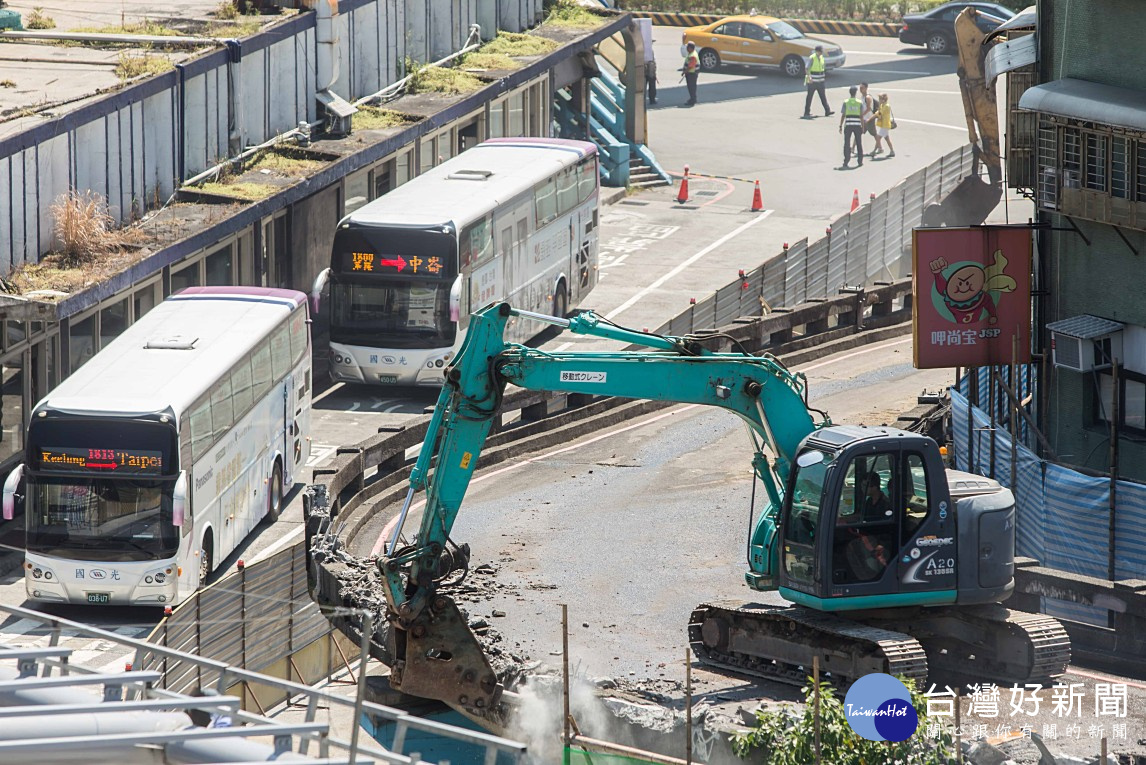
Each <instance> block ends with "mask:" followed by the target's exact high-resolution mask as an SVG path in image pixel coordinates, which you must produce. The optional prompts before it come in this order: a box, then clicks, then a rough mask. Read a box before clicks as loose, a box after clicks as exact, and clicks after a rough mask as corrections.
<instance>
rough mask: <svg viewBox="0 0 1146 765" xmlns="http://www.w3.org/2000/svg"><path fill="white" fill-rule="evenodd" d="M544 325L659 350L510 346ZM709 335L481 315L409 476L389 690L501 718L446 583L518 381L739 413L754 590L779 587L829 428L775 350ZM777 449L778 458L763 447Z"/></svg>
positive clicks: (396, 561)
mask: <svg viewBox="0 0 1146 765" xmlns="http://www.w3.org/2000/svg"><path fill="white" fill-rule="evenodd" d="M515 315H516V316H520V317H522V318H527V319H533V320H537V321H544V322H548V323H551V324H556V325H558V326H561V327H562V328H564V329H566V330H568V331H571V332H574V333H577V334H585V335H591V336H594V337H600V338H609V339H614V340H619V341H623V342H626V343H630V344H636V345H641V346H644V347H646V348H648V350H639V351H618V352H563V353H551V352H546V351H542V350H538V349H534V348H528V347H525V346H521V345H517V344H512V343H506V342H505V340H504V336H505V327H506V322H507V321H508V319H509V318H510V317H511V316H515ZM702 340H703V338H701V337H696V336H690V337H684V338H677V337H666V336H660V335H653V334H649V333H644V332H636V331H633V330H628V329H625V328H622V327H618V326H616V325H615V324H612V323H610V322H608V321H607V320H605V319H602V318H600V317H598V316H596V315H595V314H593V313H592V312H588V313H584V314H581V315H579V316H576V317H574V318H572V319H557V318H554V317H551V316H544V315H541V314H535V313H530V312H527V311H518V310H515V309H513V308H511V307H510V306H509V305H508V304H506V303H500V304H494V305H492V306H490V307H487V308H485V309H483V310H482V311H479V312H477V313H475V314H473V316H471V317H470V324H469V329H468V332H467V335H466V339H465V342H464V344H463V346H462V348H461V350H460V352H459V353H458V356H457V358H456V359H455V361H454V363H453V364H451V365H450V366H449V367H448V368H447V369H446V381H445V384H444V385H443V388H442V392H441V395H440V397H439V399H438V403H437V406H436V407H435V410H434V414H433V416H432V418H431V421H430V425H429V428H428V431H427V434H426V439H425V442H424V444H423V449H422V452H421V454H420V455H419V457H418V460H417V463H416V464H415V466H414V469H413V471H412V473H411V476H410V486H409V489H408V491H407V496H406V501H405V503H404V505H403V507H402V510H401V513H400V515H399V518H398V522H397V524H396V527H395V529H394V532H393V536H392V537H391V539H390V541H389V543H388V545H387V547H386V549H385V551H384V556H383V557H382V558H381V559H380V560H379V563H378V565H379V570H380V572H381V573H382V575H383V576H384V578H385V593H386V599H387V607H388V619H389V621H390V622H391V626H392V630H391V633H392V638H393V652H394V658H395V662H394V666H393V667H392V668H391V684H392V685H393V686H395V687H396V688H398V689H400V690H402V691H403V692H405V693H409V694H412V695H416V696H421V697H423V698H435V699H440V700H442V701H445V702H446V703H447V704H450V705H451V706H453V707H454V708H458V709H462V710H463V711H466V712H467V713H468V714H470V715H472V716H475V717H483V718H485V719H486V720H487V721H492V722H496V719H497V718H498V717H499V716H500V711H499V709H500V707H501V693H502V689H501V686H500V685H499V684H498V681H497V677H496V675H495V673H494V671H493V669H492V668H491V666H490V665H489V662H488V660H487V659H486V657H485V656H484V654H483V652H482V650H481V647H480V645H479V644H478V642H477V640H476V638H474V636H473V635H472V633H471V632H470V630H469V628H468V625H467V624H466V622H465V619H464V618H463V617H462V615H461V613H460V611H459V610H458V608H457V606H456V605H454V603H453V601H452V599H451V598H449V596H448V595H446V594H444V593H442V592H441V591H440V590H439V585H440V584H441V583H442V582H443V580H445V579H446V578H447V577H448V576H449V574H450V573H451V571H453V570H455V569H459V568H464V567H466V566H467V565H468V560H467V558H468V549H467V548H466V547H458V546H456V545H454V543H453V542H452V540H451V539H450V531H451V529H452V528H453V525H454V521H455V520H456V518H457V515H458V512H459V510H460V508H461V503H462V500H463V499H464V497H465V493H466V489H467V488H468V486H469V483H470V479H471V478H472V476H473V472H474V469H475V468H476V467H477V463H478V459H479V457H480V454H481V449H482V446H483V444H484V443H485V440H486V438H487V437H488V436H489V433H490V429H491V427H492V425H493V422H494V419H495V417H496V415H497V413H498V411H499V409H500V404H501V399H502V395H503V393H504V390H505V386H506V385H507V384H512V385H516V386H518V387H521V388H526V389H531V390H549V391H566V392H570V393H586V394H595V395H605V396H619V397H623V398H633V399H649V400H656V401H672V402H679V403H692V404H702V405H707V406H715V407H719V408H723V409H727V410H728V411H730V412H732V413H734V414H736V415H737V416H739V417H740V418H741V419H742V420H743V421H744V423H745V424H746V425H747V428H748V430H749V433H750V435H751V438H752V443H753V449H754V457H753V460H752V466H753V470H754V471H755V473H756V475H757V476H758V478H759V479H760V480H761V482H762V483H763V485H764V488H765V491H766V493H767V497H768V507H767V508H766V509H765V510H764V512H763V513H762V514H761V517H760V519H759V520H758V522H757V523H756V525H755V527H754V528H753V529H752V530H751V535H752V538H751V540H750V550H751V554H750V568H751V571H749V573H748V574H747V577H748V580H749V583H750V584H751V585H752V586H753V587H754V588H756V589H769V588H771V587H772V586H773V584H772V583H773V577H774V576H775V571H776V568H775V567H776V555H777V549H776V543H775V542H776V539H775V536H776V528H777V513H778V510H779V508H780V507H781V505H782V502H783V491H784V486H785V481H786V479H787V477H788V473H789V472H790V469H791V465H792V462H793V460H794V459H795V456H796V452H797V450H798V449H799V446H800V443H801V442H802V441H803V440H804V438H806V437H807V436H808V435H810V434H811V433H813V432H814V431H816V430H817V429H819V428H821V427H825V426H827V425H829V424H830V422H829V421H828V419H827V417H826V415H823V414H822V413H818V414H820V418H819V420H818V421H814V420H813V417H812V414H811V412H812V411H813V410H810V409H809V407H808V405H807V399H806V384H805V380H804V377H803V375H799V374H793V373H792V372H790V371H788V369H787V368H785V367H784V366H783V365H782V364H781V363H780V362H779V361H778V360H776V359H775V358H773V357H771V356H763V357H760V356H752V355H750V354H747V353H716V352H713V351H711V350H708V349H707V348H704V347H703V346H702V344H701V341H702ZM765 449H767V450H768V451H770V452H771V454H772V458H771V459H770V458H769V456H768V455H766V454H765V453H764V450H765ZM423 490H424V491H425V507H424V509H423V511H422V517H421V524H420V527H419V529H418V534H417V536H416V537H415V538H414V541H413V543H412V544H408V545H405V546H403V545H401V544H400V542H401V535H402V526H403V525H404V523H405V519H406V516H407V513H408V512H409V510H410V509H411V506H412V502H413V499H414V497H415V495H416V493H417V492H419V491H423Z"/></svg>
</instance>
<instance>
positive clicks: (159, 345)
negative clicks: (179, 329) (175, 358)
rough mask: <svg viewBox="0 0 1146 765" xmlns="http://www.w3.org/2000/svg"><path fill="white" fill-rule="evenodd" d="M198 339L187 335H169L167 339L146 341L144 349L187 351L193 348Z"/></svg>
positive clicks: (159, 338) (154, 338) (160, 338)
mask: <svg viewBox="0 0 1146 765" xmlns="http://www.w3.org/2000/svg"><path fill="white" fill-rule="evenodd" d="M198 339H199V338H197V337H187V335H170V336H168V337H153V338H151V339H150V340H148V341H147V344H146V345H144V346H143V347H144V348H151V349H162V350H169V351H189V350H191V349H192V348H194V347H195V342H196V341H197V340H198Z"/></svg>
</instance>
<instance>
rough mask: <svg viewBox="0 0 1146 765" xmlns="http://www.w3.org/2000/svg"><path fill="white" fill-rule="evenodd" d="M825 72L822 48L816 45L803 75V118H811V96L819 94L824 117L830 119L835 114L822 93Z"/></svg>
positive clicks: (826, 97) (825, 95)
mask: <svg viewBox="0 0 1146 765" xmlns="http://www.w3.org/2000/svg"><path fill="white" fill-rule="evenodd" d="M825 79H826V72H825V70H824V46H823V45H817V46H816V50H815V51H814V52H813V53H812V59H811V61H809V62H808V71H807V72H805V73H804V84H805V85H807V86H808V97H807V99H805V100H804V117H805V118H808V117H811V116H812V96H813V95H814V94H815V93H819V94H820V103H821V104H822V105H823V107H824V116H825V117H831V116H832V115H833V114H835V112H833V111H832V108H831V107H830V106H828V96H827V94H826V93H824V82H825Z"/></svg>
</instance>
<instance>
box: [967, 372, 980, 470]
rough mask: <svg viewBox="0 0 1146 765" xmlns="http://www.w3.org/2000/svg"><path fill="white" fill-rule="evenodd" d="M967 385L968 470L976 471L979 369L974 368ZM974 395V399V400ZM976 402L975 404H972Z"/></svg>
mask: <svg viewBox="0 0 1146 765" xmlns="http://www.w3.org/2000/svg"><path fill="white" fill-rule="evenodd" d="M970 372H971V377H970V381H969V382H968V384H967V470H969V471H970V472H972V473H974V472H976V471H975V408H974V407H975V406H976V405H977V404H978V400H979V368H978V367H972V368H971V370H970ZM972 395H974V399H972ZM972 402H974V403H972Z"/></svg>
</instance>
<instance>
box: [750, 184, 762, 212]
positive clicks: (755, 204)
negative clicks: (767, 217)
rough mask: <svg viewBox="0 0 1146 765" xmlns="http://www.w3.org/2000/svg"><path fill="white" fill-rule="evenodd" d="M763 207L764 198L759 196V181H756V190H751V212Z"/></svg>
mask: <svg viewBox="0 0 1146 765" xmlns="http://www.w3.org/2000/svg"><path fill="white" fill-rule="evenodd" d="M763 209H764V200H763V199H761V198H760V181H756V190H755V191H753V192H752V212H760V211H761V210H763Z"/></svg>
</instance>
